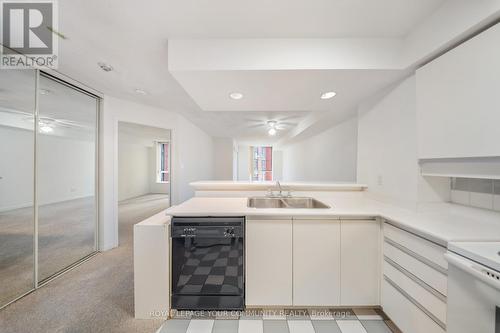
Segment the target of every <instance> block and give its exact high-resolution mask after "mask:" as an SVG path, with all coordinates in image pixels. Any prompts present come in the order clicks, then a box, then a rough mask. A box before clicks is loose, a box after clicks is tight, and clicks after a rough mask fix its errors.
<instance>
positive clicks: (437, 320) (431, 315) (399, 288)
mask: <svg viewBox="0 0 500 333" xmlns="http://www.w3.org/2000/svg"><path fill="white" fill-rule="evenodd" d="M384 280H386V281H387V283H389V284H390V285H391V286H392V287H393V288H394V289H396V290H397V291H398V292H399V293H400V294H401V295H403V297H404V298H406V299H407V300H408V301H410V302H411V303H413V305H415V306H416V307H417V308H418V309H420V311H422V312H423V313H424V314H425V315H426V316H427V317H429V318H430V319H431V320H432V321H433V322H435V323H436V324H437V325H438V326H439V327H441V328H442V329H443V330H445V331H446V325H445V324H444V323H443V322H442V321H441V320H439V319H438V318H437V317H436V316H435V315H433V314H432V313H431V312H430V311H429V310H427V309H426V308H425V307H424V306H423V305H422V304H420V303H419V302H418V301H417V300H416V299H414V298H413V297H411V296H410V295H409V294H408V293H407V292H406V291H404V290H403V289H401V287H400V286H398V285H397V284H396V283H395V282H394V281H392V280H391V279H390V278H388V277H387V276H386V275H385V274H384Z"/></svg>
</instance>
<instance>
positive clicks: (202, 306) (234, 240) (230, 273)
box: [172, 227, 244, 310]
mask: <svg viewBox="0 0 500 333" xmlns="http://www.w3.org/2000/svg"><path fill="white" fill-rule="evenodd" d="M207 228H210V227H207ZM195 229H196V231H195V234H194V235H188V236H187V237H186V236H185V235H184V236H183V235H180V236H178V237H177V236H175V235H173V237H172V308H173V309H178V310H214V309H220V310H242V309H243V306H244V281H243V276H244V272H243V267H244V266H243V258H244V255H243V251H244V244H243V237H242V235H239V234H232V235H227V234H226V235H224V234H225V233H226V231H222V232H219V230H214V229H213V228H212V229H211V230H210V231H209V230H202V227H197V228H195ZM224 230H226V229H224Z"/></svg>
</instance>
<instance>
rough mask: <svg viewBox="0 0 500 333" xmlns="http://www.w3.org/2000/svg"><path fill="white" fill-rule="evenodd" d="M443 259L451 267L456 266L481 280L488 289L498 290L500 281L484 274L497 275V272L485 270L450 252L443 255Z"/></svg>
mask: <svg viewBox="0 0 500 333" xmlns="http://www.w3.org/2000/svg"><path fill="white" fill-rule="evenodd" d="M444 257H445V258H446V260H447V261H448V262H449V263H450V264H452V265H453V266H456V267H458V268H460V269H461V270H463V271H464V272H466V273H469V274H470V275H472V276H474V277H475V278H477V279H478V280H481V281H482V282H484V283H486V284H487V285H489V286H490V287H493V288H495V289H497V290H500V281H499V280H497V279H495V278H494V277H491V276H488V275H487V273H486V272H490V274H496V275H499V273H498V272H495V271H493V270H492V269H487V268H485V267H483V266H481V265H479V264H476V263H475V262H472V261H470V260H467V259H465V258H462V257H459V256H458V255H456V254H453V253H450V252H447V253H445V254H444Z"/></svg>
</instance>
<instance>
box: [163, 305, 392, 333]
mask: <svg viewBox="0 0 500 333" xmlns="http://www.w3.org/2000/svg"><path fill="white" fill-rule="evenodd" d="M157 333H400V331H399V330H398V329H397V327H396V326H395V325H394V324H393V323H392V322H391V321H390V320H389V318H388V317H387V316H386V315H385V314H384V313H383V311H381V310H380V309H366V308H363V309H309V310H307V309H293V310H277V309H273V310H260V309H251V310H247V311H245V312H243V313H239V312H225V311H209V312H202V311H197V312H189V311H179V312H177V313H175V314H174V318H173V319H170V320H167V321H166V322H165V323H164V324H163V325H162V327H160V329H159V330H158V331H157Z"/></svg>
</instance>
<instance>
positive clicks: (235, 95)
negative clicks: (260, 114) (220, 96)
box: [229, 92, 243, 100]
mask: <svg viewBox="0 0 500 333" xmlns="http://www.w3.org/2000/svg"><path fill="white" fill-rule="evenodd" d="M229 97H230V98H231V99H234V100H238V99H242V98H243V94H242V93H240V92H232V93H230V94H229Z"/></svg>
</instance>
